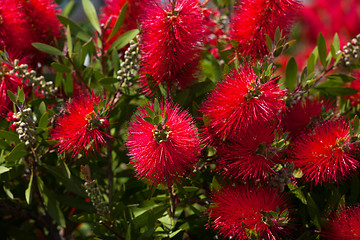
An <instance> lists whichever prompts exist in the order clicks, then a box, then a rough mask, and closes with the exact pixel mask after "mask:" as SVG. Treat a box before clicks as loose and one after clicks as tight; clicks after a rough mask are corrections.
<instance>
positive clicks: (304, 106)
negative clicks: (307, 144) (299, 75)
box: [281, 98, 331, 136]
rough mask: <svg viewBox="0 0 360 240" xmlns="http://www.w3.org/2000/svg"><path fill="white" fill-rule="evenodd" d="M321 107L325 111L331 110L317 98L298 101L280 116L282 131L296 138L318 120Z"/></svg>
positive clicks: (328, 105)
mask: <svg viewBox="0 0 360 240" xmlns="http://www.w3.org/2000/svg"><path fill="white" fill-rule="evenodd" d="M323 107H324V110H325V111H328V110H329V109H330V108H331V106H330V104H327V103H324V101H322V100H320V99H318V98H315V99H311V98H307V99H305V100H303V101H298V102H297V103H295V104H294V105H292V106H291V108H288V109H286V110H285V111H284V113H283V114H282V120H281V125H282V127H283V129H284V131H288V132H290V134H291V135H292V136H298V135H299V134H301V133H302V132H304V131H307V130H308V129H309V128H310V127H311V126H312V125H314V124H315V123H316V121H318V120H320V118H321V111H322V109H323Z"/></svg>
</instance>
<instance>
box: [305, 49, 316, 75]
mask: <svg viewBox="0 0 360 240" xmlns="http://www.w3.org/2000/svg"><path fill="white" fill-rule="evenodd" d="M315 65H316V56H315V54H311V55H310V57H309V60H308V62H307V71H308V73H309V74H310V73H312V72H314V69H315Z"/></svg>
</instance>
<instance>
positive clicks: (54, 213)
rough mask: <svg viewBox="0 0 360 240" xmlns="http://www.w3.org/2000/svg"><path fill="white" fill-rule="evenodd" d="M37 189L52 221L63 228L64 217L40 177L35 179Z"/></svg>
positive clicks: (53, 196)
mask: <svg viewBox="0 0 360 240" xmlns="http://www.w3.org/2000/svg"><path fill="white" fill-rule="evenodd" d="M37 182H38V188H39V192H40V194H41V197H42V199H43V201H44V205H45V208H46V210H47V212H48V213H49V215H50V216H51V218H52V219H54V220H55V221H56V222H57V223H58V224H59V225H60V226H62V227H65V226H66V222H65V217H64V214H63V213H62V211H61V209H60V205H59V202H58V201H57V200H56V197H55V195H54V193H53V192H52V191H51V190H49V189H48V188H47V187H46V186H45V184H44V182H43V181H42V180H41V178H40V177H37Z"/></svg>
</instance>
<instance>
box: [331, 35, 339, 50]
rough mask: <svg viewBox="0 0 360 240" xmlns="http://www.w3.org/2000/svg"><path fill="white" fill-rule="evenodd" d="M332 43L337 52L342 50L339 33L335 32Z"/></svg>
mask: <svg viewBox="0 0 360 240" xmlns="http://www.w3.org/2000/svg"><path fill="white" fill-rule="evenodd" d="M332 45H333V46H334V50H335V53H336V52H337V51H339V50H340V40H339V35H338V34H337V33H335V35H334V39H333V42H332Z"/></svg>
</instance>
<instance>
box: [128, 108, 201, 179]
mask: <svg viewBox="0 0 360 240" xmlns="http://www.w3.org/2000/svg"><path fill="white" fill-rule="evenodd" d="M146 109H148V111H149V109H150V110H151V111H154V104H152V103H151V104H149V106H148V107H147V108H146V107H143V108H140V109H139V111H138V113H137V114H136V115H135V118H134V120H133V121H132V122H130V127H129V138H128V140H127V143H126V145H127V147H128V149H129V156H130V157H131V161H132V162H133V163H134V167H135V171H136V175H137V176H138V177H140V178H142V179H146V180H148V181H150V182H151V183H152V184H154V185H157V184H159V183H165V182H166V183H167V184H171V182H173V181H177V180H178V176H179V175H180V176H182V175H184V174H185V173H186V172H187V171H189V170H191V167H192V166H193V165H194V163H195V162H196V161H197V158H198V156H199V155H200V140H199V137H198V133H197V130H196V128H195V125H194V123H193V121H192V119H191V118H190V116H189V115H188V114H187V113H186V112H185V111H183V110H181V109H180V107H179V106H177V105H175V104H171V103H168V102H167V103H165V106H162V105H161V106H160V110H161V112H162V113H163V116H166V115H167V116H168V119H167V120H166V122H164V121H162V122H161V123H159V124H158V125H156V124H152V123H149V122H147V121H146V120H145V119H144V118H146V117H150V115H149V113H148V111H147V110H146Z"/></svg>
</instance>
